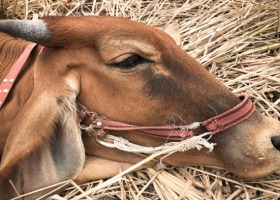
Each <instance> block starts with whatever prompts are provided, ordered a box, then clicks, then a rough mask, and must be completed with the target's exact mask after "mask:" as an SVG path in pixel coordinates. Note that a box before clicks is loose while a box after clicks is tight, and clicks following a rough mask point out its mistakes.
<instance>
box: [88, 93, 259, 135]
mask: <svg viewBox="0 0 280 200" xmlns="http://www.w3.org/2000/svg"><path fill="white" fill-rule="evenodd" d="M239 98H240V99H241V100H242V101H241V102H240V103H239V104H238V105H236V106H235V107H234V108H232V109H230V110H228V111H226V112H224V113H222V114H220V115H217V116H215V117H212V118H210V119H208V120H205V121H204V122H202V123H198V124H199V126H197V124H195V126H192V125H185V126H135V125H131V124H126V123H122V122H117V121H113V120H111V119H108V118H106V117H104V116H100V115H98V114H96V113H94V114H93V115H94V116H95V117H94V120H93V121H92V123H91V125H90V128H91V129H93V130H102V133H106V131H108V130H111V131H137V132H139V133H142V134H147V135H151V136H155V137H160V138H164V139H170V140H184V139H187V138H189V137H192V136H193V135H194V134H195V132H196V131H197V130H198V129H199V128H201V127H204V128H205V129H206V130H207V131H209V132H211V134H212V135H214V134H216V133H219V132H223V131H225V130H226V129H228V128H230V127H232V126H234V125H236V124H238V123H240V122H242V121H244V120H246V119H248V118H249V117H250V116H251V115H252V114H253V113H254V111H255V105H254V104H253V103H252V101H251V100H250V99H249V97H248V95H247V94H242V95H240V96H239ZM83 108H85V107H84V106H83ZM87 113H89V111H88V110H87ZM200 124H201V125H200Z"/></svg>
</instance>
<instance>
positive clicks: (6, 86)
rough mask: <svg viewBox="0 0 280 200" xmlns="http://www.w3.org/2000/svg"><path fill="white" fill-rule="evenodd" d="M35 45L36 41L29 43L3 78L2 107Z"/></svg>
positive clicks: (1, 90) (1, 89)
mask: <svg viewBox="0 0 280 200" xmlns="http://www.w3.org/2000/svg"><path fill="white" fill-rule="evenodd" d="M35 46H36V44H35V43H31V44H29V45H27V47H26V48H25V49H24V51H23V53H22V54H21V55H20V57H19V58H18V59H17V61H16V62H15V63H14V64H13V66H12V68H11V69H10V71H9V73H8V74H7V75H6V76H5V78H4V79H3V80H2V83H1V85H0V109H1V108H2V106H3V105H4V102H5V100H6V99H7V97H8V95H9V93H10V91H11V89H12V87H13V85H14V83H15V80H16V78H17V76H18V74H19V73H20V72H21V70H22V68H23V65H24V63H25V62H26V60H27V59H28V57H29V55H30V53H31V51H32V50H33V49H34V47H35Z"/></svg>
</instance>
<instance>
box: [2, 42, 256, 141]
mask: <svg viewBox="0 0 280 200" xmlns="http://www.w3.org/2000/svg"><path fill="white" fill-rule="evenodd" d="M35 46H36V44H34V43H32V44H30V45H28V46H27V47H26V49H25V50H24V51H23V53H22V55H21V56H20V57H19V59H18V60H17V61H16V62H15V64H14V65H13V67H12V68H11V71H10V72H9V73H8V75H7V76H6V77H5V78H4V80H3V82H2V84H1V85H0V109H1V107H2V105H3V103H4V102H5V99H6V97H7V96H8V94H9V92H10V91H11V88H12V86H13V84H14V82H15V79H16V78H17V76H18V74H19V72H20V71H21V69H22V67H23V65H24V63H25V62H26V60H27V59H28V56H29V55H30V53H31V51H32V49H33V48H34V47H35ZM239 98H240V99H241V102H240V103H239V104H238V105H236V106H235V107H233V108H232V109H230V110H228V111H226V112H224V113H222V114H220V115H217V116H215V117H212V118H210V119H207V120H205V121H203V122H201V123H198V122H196V123H193V124H191V125H181V126H175V125H174V126H136V125H131V124H126V123H122V122H117V121H114V120H111V119H108V118H107V117H105V116H102V115H99V114H97V113H94V112H89V111H88V110H87V109H86V108H85V107H84V106H83V105H81V104H80V107H81V108H82V109H83V111H82V112H81V113H82V115H83V116H82V121H81V123H82V122H83V121H85V119H89V120H90V125H89V126H88V127H85V126H84V125H81V124H80V127H81V128H82V129H84V130H86V131H87V132H90V133H93V134H101V135H102V134H105V133H106V131H110V130H112V131H137V132H139V133H143V134H147V135H151V136H155V137H160V138H164V139H170V140H184V139H187V138H189V137H192V136H194V135H195V133H196V132H197V131H198V129H200V128H205V129H206V130H207V131H209V132H211V134H212V135H214V134H216V133H220V132H223V131H225V130H227V129H229V128H230V127H232V126H234V125H236V124H238V123H240V122H242V121H244V120H246V119H248V118H249V117H250V116H251V115H252V114H253V113H254V111H255V105H254V104H253V103H252V101H251V100H250V99H249V97H248V95H247V94H242V95H240V96H239Z"/></svg>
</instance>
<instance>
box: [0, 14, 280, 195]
mask: <svg viewBox="0 0 280 200" xmlns="http://www.w3.org/2000/svg"><path fill="white" fill-rule="evenodd" d="M0 31H2V32H6V33H8V34H9V35H12V36H14V37H18V38H22V39H25V40H28V41H33V42H36V43H39V44H40V45H42V46H44V47H45V49H44V50H43V51H42V52H41V54H40V55H38V54H39V51H40V50H41V49H42V46H37V48H36V49H35V50H34V51H33V52H32V55H31V56H30V58H29V59H28V60H27V62H26V63H25V65H24V68H23V71H22V72H21V73H20V77H19V79H18V80H17V82H16V83H15V84H16V85H15V86H14V87H13V90H12V91H11V93H10V94H9V97H8V99H7V101H6V103H5V104H4V106H3V107H2V109H1V111H0V121H1V124H0V135H1V137H0V155H2V161H1V167H0V196H1V199H8V198H11V197H14V196H16V195H17V193H16V192H15V190H14V188H16V190H17V192H18V193H19V194H22V193H26V192H29V191H32V190H35V189H37V188H40V187H44V186H47V185H50V184H53V183H57V182H59V181H62V180H66V179H76V180H77V181H78V182H85V181H88V180H91V179H100V178H106V177H111V176H113V175H115V174H117V173H118V172H119V171H120V169H125V168H127V167H129V166H131V165H132V164H134V163H136V162H138V161H140V160H141V159H143V158H142V157H141V156H139V155H135V154H132V153H126V152H121V151H119V150H115V149H108V148H106V147H103V146H101V145H97V144H96V142H94V141H92V140H91V138H90V137H89V136H87V134H81V131H80V129H79V127H78V120H79V119H78V114H77V110H78V108H77V104H76V103H77V101H78V102H80V103H82V104H83V105H85V106H86V107H87V108H89V110H93V111H95V112H98V113H101V114H103V115H106V116H107V117H109V118H111V119H114V120H117V121H120V122H125V123H130V124H136V125H145V126H149V125H165V121H166V118H167V117H171V116H173V115H178V116H180V117H181V118H182V119H183V120H184V121H186V123H191V122H195V121H203V120H205V119H208V118H210V117H212V116H214V115H216V113H222V112H224V111H226V110H228V109H231V108H232V107H234V106H235V105H236V104H238V103H239V102H240V100H239V99H238V98H237V97H236V96H235V95H234V94H232V93H231V92H230V91H229V90H228V89H227V88H226V87H225V86H223V85H222V84H221V83H219V82H218V81H217V80H216V79H215V78H214V77H213V76H212V75H210V74H209V73H208V72H207V71H206V70H205V69H204V68H203V67H202V66H201V65H200V64H199V63H197V62H196V61H195V60H194V59H193V58H191V57H190V56H189V55H188V54H186V53H185V52H184V51H182V50H181V49H180V48H178V47H177V45H176V44H175V42H174V41H173V40H172V39H171V38H170V37H169V36H168V35H167V34H165V33H164V32H162V31H160V30H158V29H155V28H153V27H150V26H147V25H144V24H141V23H138V22H133V21H130V20H127V19H122V18H113V17H75V18H74V17H47V18H45V19H43V20H38V21H11V20H7V21H1V22H0ZM9 35H7V34H5V33H1V34H0V38H1V40H0V52H1V58H0V61H1V68H0V69H1V73H0V80H3V78H4V76H5V75H6V74H7V73H8V71H9V68H10V67H11V65H12V63H13V62H14V61H15V60H16V59H17V58H18V57H19V55H20V54H21V52H22V51H23V49H24V48H25V47H26V45H27V44H29V43H28V42H25V41H22V40H16V39H14V38H13V37H11V36H9ZM213 108H214V109H215V110H213ZM279 130H280V123H279V122H278V121H276V120H274V119H271V118H268V117H265V116H263V115H261V114H260V113H259V112H258V111H255V113H254V114H253V115H252V116H251V117H250V118H249V119H248V120H246V121H244V122H242V123H240V124H238V125H236V126H234V127H232V128H230V129H228V130H226V131H224V132H223V133H219V134H217V135H215V136H213V137H212V139H211V140H212V141H213V142H215V143H217V146H216V147H215V149H214V151H213V152H211V153H207V151H206V150H201V151H197V150H191V151H188V152H184V153H175V154H173V155H171V156H169V157H166V158H165V159H164V162H165V163H168V164H171V165H175V166H186V165H215V166H221V167H224V168H226V169H228V170H230V171H232V172H233V173H235V174H237V175H239V176H242V177H245V178H257V177H261V176H265V175H267V174H269V173H272V172H274V171H276V170H278V169H280V159H279V156H280V153H279V151H278V150H277V149H279V147H280V131H279ZM111 133H112V134H114V135H121V136H122V137H125V138H127V139H129V140H130V141H132V142H134V143H137V144H141V145H144V146H158V145H161V144H163V143H164V142H165V140H164V139H159V138H155V137H151V136H147V135H140V134H137V133H135V132H114V131H112V132H111ZM149 164H150V165H152V164H153V163H149ZM9 180H10V181H9ZM11 182H12V183H13V187H14V188H13V187H12V184H11ZM30 198H31V197H30ZM32 198H35V197H34V196H33V197H32Z"/></svg>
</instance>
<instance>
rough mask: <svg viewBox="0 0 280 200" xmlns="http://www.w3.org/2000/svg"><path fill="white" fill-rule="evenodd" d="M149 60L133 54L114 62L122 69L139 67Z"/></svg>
mask: <svg viewBox="0 0 280 200" xmlns="http://www.w3.org/2000/svg"><path fill="white" fill-rule="evenodd" d="M146 62H149V61H148V60H146V59H144V58H142V57H141V56H138V55H132V56H129V57H128V58H126V59H125V60H123V61H121V62H118V63H115V64H113V65H114V66H116V67H118V68H120V69H131V68H134V67H137V65H139V64H142V63H146Z"/></svg>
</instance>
